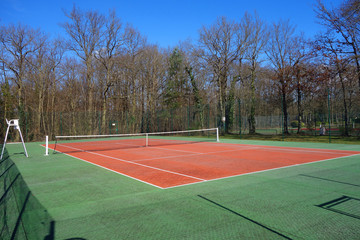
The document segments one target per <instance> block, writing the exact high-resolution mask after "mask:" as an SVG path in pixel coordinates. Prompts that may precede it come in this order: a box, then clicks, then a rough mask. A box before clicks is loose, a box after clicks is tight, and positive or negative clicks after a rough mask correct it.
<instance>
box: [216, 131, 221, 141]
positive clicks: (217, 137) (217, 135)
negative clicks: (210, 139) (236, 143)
mask: <svg viewBox="0 0 360 240" xmlns="http://www.w3.org/2000/svg"><path fill="white" fill-rule="evenodd" d="M216 142H220V140H219V128H216Z"/></svg>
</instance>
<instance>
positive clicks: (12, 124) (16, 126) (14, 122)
mask: <svg viewBox="0 0 360 240" xmlns="http://www.w3.org/2000/svg"><path fill="white" fill-rule="evenodd" d="M6 123H7V125H8V127H7V130H6V135H5V140H4V144H3V147H2V151H1V157H0V160H1V159H2V158H3V154H4V150H5V145H6V140H7V137H8V134H9V130H10V127H14V129H15V130H18V131H19V134H20V138H21V142H22V145H23V147H24V151H25V156H26V157H29V156H28V153H27V151H26V147H25V142H24V138H23V136H22V134H21V130H20V126H19V119H11V120H9V121H8V120H7V119H6Z"/></svg>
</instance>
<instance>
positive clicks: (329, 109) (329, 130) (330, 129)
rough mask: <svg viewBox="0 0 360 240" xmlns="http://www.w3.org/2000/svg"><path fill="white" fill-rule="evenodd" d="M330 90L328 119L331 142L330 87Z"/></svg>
mask: <svg viewBox="0 0 360 240" xmlns="http://www.w3.org/2000/svg"><path fill="white" fill-rule="evenodd" d="M327 90H328V114H329V116H328V121H329V143H331V119H330V118H331V112H330V111H331V109H330V88H328V89H327Z"/></svg>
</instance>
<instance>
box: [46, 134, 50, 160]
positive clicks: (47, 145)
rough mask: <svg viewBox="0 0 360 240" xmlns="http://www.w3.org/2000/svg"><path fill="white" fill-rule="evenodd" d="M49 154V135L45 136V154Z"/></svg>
mask: <svg viewBox="0 0 360 240" xmlns="http://www.w3.org/2000/svg"><path fill="white" fill-rule="evenodd" d="M48 155H49V136H48V135H46V137H45V156H48Z"/></svg>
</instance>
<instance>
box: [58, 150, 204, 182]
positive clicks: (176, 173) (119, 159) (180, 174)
mask: <svg viewBox="0 0 360 240" xmlns="http://www.w3.org/2000/svg"><path fill="white" fill-rule="evenodd" d="M59 145H60V146H63V147H67V148H70V149H74V150H77V151H80V152H86V153H89V154H94V155H98V156H101V157H105V158H110V159H114V160H117V161H121V162H126V163H130V164H134V165H138V166H142V167H146V168H151V169H155V170H158V171H162V172H167V173H171V174H175V175H179V176H183V177H188V178H192V179H196V180H200V181H205V179H202V178H197V177H194V176H190V175H186V174H182V173H178V172H173V171H169V170H165V169H161V168H157V167H151V166H147V165H144V164H141V163H136V162H131V161H127V160H124V159H121V158H116V157H111V156H107V155H104V154H100V153H96V152H91V151H86V150H83V149H79V148H74V147H70V146H65V145H62V144H59Z"/></svg>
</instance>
